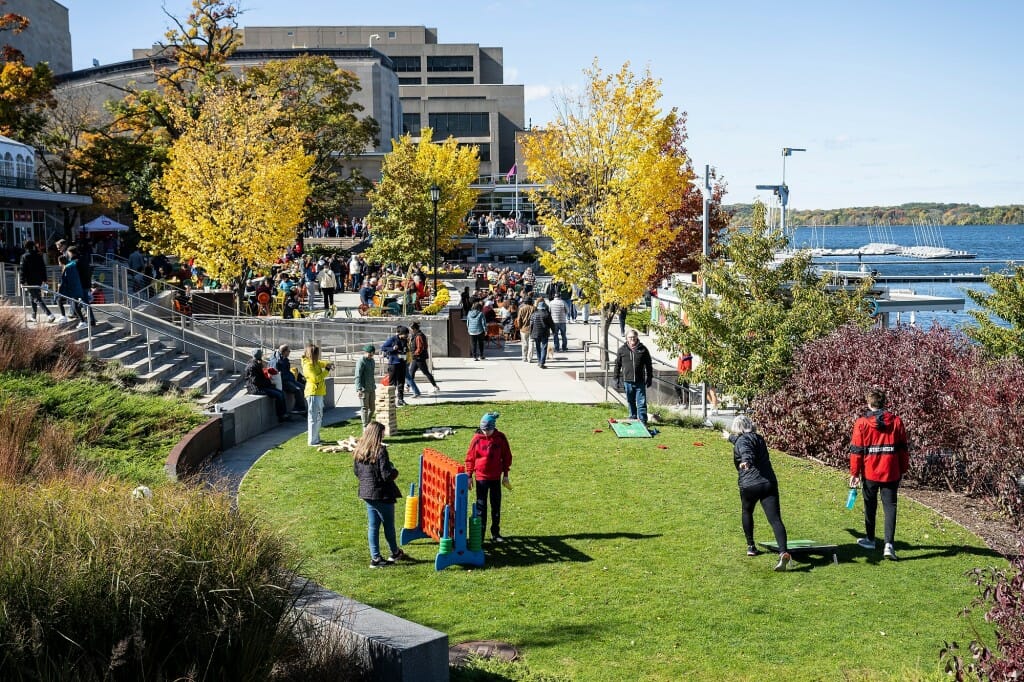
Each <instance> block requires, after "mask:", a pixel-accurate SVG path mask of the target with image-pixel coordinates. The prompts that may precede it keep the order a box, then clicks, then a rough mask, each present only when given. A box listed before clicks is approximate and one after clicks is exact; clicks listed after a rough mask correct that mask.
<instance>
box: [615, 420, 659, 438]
mask: <svg viewBox="0 0 1024 682" xmlns="http://www.w3.org/2000/svg"><path fill="white" fill-rule="evenodd" d="M608 424H609V426H611V427H612V431H614V432H615V435H616V436H618V437H619V438H650V437H651V432H650V431H648V430H647V427H646V426H644V423H643V422H642V421H640V420H639V419H616V420H615V421H609V422H608Z"/></svg>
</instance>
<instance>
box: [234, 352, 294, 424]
mask: <svg viewBox="0 0 1024 682" xmlns="http://www.w3.org/2000/svg"><path fill="white" fill-rule="evenodd" d="M274 371H275V372H276V371H277V370H274ZM242 376H243V377H244V378H245V390H246V392H247V393H249V394H250V395H269V396H270V397H271V398H273V399H274V410H275V411H276V412H277V420H278V421H282V422H283V421H288V414H287V412H286V410H285V403H284V393H283V392H282V391H279V390H278V389H276V388H274V382H272V381H271V380H270V377H268V376H267V373H266V366H265V365H264V364H263V350H262V349H260V348H257V349H256V350H255V351H253V354H252V360H250V361H249V364H247V365H246V366H245V372H244V374H243V375H242Z"/></svg>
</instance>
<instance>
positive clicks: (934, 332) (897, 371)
mask: <svg viewBox="0 0 1024 682" xmlns="http://www.w3.org/2000/svg"><path fill="white" fill-rule="evenodd" d="M794 367H795V369H794V372H793V375H792V376H791V377H790V378H789V380H788V381H787V383H786V384H785V385H784V386H783V387H782V388H781V389H780V390H778V391H776V392H774V393H772V394H770V395H767V396H763V397H761V398H759V399H757V400H756V401H755V402H754V404H753V405H752V411H753V413H754V418H755V419H756V420H757V422H758V429H759V430H760V431H761V432H762V433H763V434H764V436H765V438H766V439H767V440H768V442H769V444H771V445H772V447H775V448H778V449H780V450H782V451H784V452H788V453H790V454H793V455H797V456H802V457H813V458H816V459H819V460H822V461H824V462H826V463H827V464H831V465H833V466H836V467H839V468H846V466H847V462H848V448H849V443H850V433H851V430H852V427H853V421H854V419H855V418H856V417H857V416H859V415H860V414H862V413H863V412H864V411H865V410H866V409H867V408H866V406H865V403H864V391H865V389H867V388H871V387H878V388H881V389H883V390H885V392H886V393H887V395H888V399H889V404H888V408H889V409H890V410H892V411H893V412H895V413H896V414H898V415H899V416H900V417H902V419H903V422H904V424H905V426H906V429H907V435H908V438H909V441H910V472H909V473H908V478H910V479H911V480H914V481H917V482H919V483H922V484H925V485H933V486H935V485H941V486H943V487H948V488H949V489H951V490H955V491H957V492H962V493H967V494H971V495H975V496H981V497H987V498H990V499H992V500H993V501H994V502H995V503H996V504H998V505H999V506H1000V507H1001V508H1002V509H1003V510H1005V512H1006V513H1007V514H1008V515H1009V516H1010V517H1011V518H1013V519H1014V520H1015V521H1016V522H1017V523H1018V524H1019V525H1020V524H1024V499H1022V497H1024V496H1022V486H1024V364H1022V363H1021V361H1020V360H1000V361H991V360H988V359H986V358H985V356H984V354H983V352H982V351H981V349H980V348H978V347H977V346H975V345H973V344H972V343H971V342H970V341H969V340H968V339H967V338H966V337H964V336H963V335H962V334H960V333H959V332H956V331H950V330H948V329H943V328H941V327H938V326H936V327H933V328H931V329H929V330H927V331H924V330H921V329H917V328H915V327H898V328H892V329H880V328H871V329H867V330H864V329H859V328H857V327H853V326H848V327H843V328H840V329H838V330H836V331H835V332H833V333H832V334H830V335H829V336H827V337H824V338H821V339H818V340H817V341H813V342H811V343H809V344H807V345H805V346H804V347H803V348H801V349H800V351H799V352H798V353H797V355H796V358H795V362H794Z"/></svg>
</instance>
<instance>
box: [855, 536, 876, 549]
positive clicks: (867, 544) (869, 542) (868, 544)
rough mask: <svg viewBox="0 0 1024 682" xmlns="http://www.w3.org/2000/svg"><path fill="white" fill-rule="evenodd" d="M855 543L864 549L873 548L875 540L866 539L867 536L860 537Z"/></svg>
mask: <svg viewBox="0 0 1024 682" xmlns="http://www.w3.org/2000/svg"><path fill="white" fill-rule="evenodd" d="M857 544H858V545H860V546H861V547H863V548H864V549H874V548H875V541H874V540H868V539H867V538H861V539H860V540H857Z"/></svg>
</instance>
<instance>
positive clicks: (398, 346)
mask: <svg viewBox="0 0 1024 682" xmlns="http://www.w3.org/2000/svg"><path fill="white" fill-rule="evenodd" d="M380 352H381V353H382V354H383V355H384V357H386V358H387V359H388V385H389V386H394V387H395V404H396V405H397V406H398V407H401V406H402V405H405V373H406V371H407V370H408V363H407V362H406V356H407V355H408V354H409V328H408V327H406V326H404V325H399V326H398V327H396V328H395V333H394V335H393V336H390V337H388V340H387V341H385V342H384V343H383V344H381V347H380Z"/></svg>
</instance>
